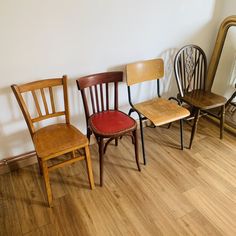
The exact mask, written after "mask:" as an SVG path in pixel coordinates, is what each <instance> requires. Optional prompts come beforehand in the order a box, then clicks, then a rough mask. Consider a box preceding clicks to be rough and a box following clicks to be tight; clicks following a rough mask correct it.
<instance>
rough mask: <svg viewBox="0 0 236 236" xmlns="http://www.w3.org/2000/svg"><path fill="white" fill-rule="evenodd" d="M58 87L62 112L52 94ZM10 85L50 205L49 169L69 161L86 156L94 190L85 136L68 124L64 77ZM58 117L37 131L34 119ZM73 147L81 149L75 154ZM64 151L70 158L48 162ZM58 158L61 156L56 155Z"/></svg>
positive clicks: (36, 120)
mask: <svg viewBox="0 0 236 236" xmlns="http://www.w3.org/2000/svg"><path fill="white" fill-rule="evenodd" d="M58 86H60V87H62V88H63V94H64V110H61V111H56V106H55V101H54V100H55V99H54V95H53V90H54V89H55V88H54V87H58ZM11 88H12V90H13V92H14V94H15V96H16V99H17V101H18V104H19V106H20V108H21V110H22V113H23V115H24V118H25V121H26V123H27V126H28V129H29V132H30V134H31V137H32V141H33V144H34V147H35V150H36V154H37V158H38V164H39V169H40V173H41V174H43V177H44V182H45V187H46V192H47V199H48V204H49V206H50V207H51V206H52V191H51V186H50V182H49V172H50V171H52V170H55V169H57V168H60V167H63V166H64V165H66V164H71V163H74V162H76V161H81V160H84V159H85V160H86V165H87V172H88V178H89V183H90V187H91V189H93V188H94V180H93V172H92V166H91V159H90V152H89V147H88V145H89V143H88V139H87V138H86V136H84V135H83V134H82V133H81V132H80V131H79V130H78V129H76V128H75V127H74V126H72V125H71V124H70V115H69V106H68V94H67V77H66V76H63V77H62V78H55V79H46V80H40V81H35V82H31V83H27V84H23V85H12V86H11ZM26 93H29V94H30V93H31V95H32V98H33V101H34V103H35V107H36V111H37V115H36V117H32V115H31V114H30V109H29V105H28V104H27V103H26V101H25V99H24V95H23V94H26ZM47 95H48V96H47ZM40 97H41V101H42V102H41V104H40V99H39V98H40ZM49 104H50V106H49ZM41 107H44V109H41ZM31 113H32V112H31ZM59 116H64V117H65V123H57V124H52V125H46V126H45V127H43V128H40V129H37V130H36V128H35V123H36V122H40V121H43V120H46V119H49V118H53V117H54V118H55V117H59ZM76 150H79V151H80V153H79V152H78V155H76V153H75V151H76ZM66 153H70V154H71V159H67V160H64V159H63V161H62V160H60V161H61V162H60V163H59V164H51V165H50V166H49V165H48V161H49V160H52V159H54V158H56V157H58V156H60V155H63V154H66ZM58 159H62V158H60V157H58Z"/></svg>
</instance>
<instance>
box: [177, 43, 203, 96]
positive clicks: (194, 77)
mask: <svg viewBox="0 0 236 236" xmlns="http://www.w3.org/2000/svg"><path fill="white" fill-rule="evenodd" d="M174 71H175V78H176V81H177V86H178V89H179V94H180V96H181V97H183V96H184V94H185V93H187V92H190V91H192V90H197V89H200V90H205V83H206V81H205V80H206V71H207V59H206V55H205V53H204V51H203V50H202V49H201V48H200V47H198V46H196V45H192V44H191V45H187V46H184V47H183V48H181V49H180V50H179V51H178V52H177V54H176V56H175V60H174Z"/></svg>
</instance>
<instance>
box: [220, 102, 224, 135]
mask: <svg viewBox="0 0 236 236" xmlns="http://www.w3.org/2000/svg"><path fill="white" fill-rule="evenodd" d="M224 122H225V105H223V106H222V107H221V119H220V139H223V136H224Z"/></svg>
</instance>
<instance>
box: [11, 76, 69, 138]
mask: <svg viewBox="0 0 236 236" xmlns="http://www.w3.org/2000/svg"><path fill="white" fill-rule="evenodd" d="M56 86H62V87H63V94H64V108H65V109H64V110H62V111H56V107H55V101H54V95H53V87H56ZM11 88H12V90H13V92H14V94H15V96H16V99H17V102H18V104H19V106H20V108H21V111H22V113H23V115H24V118H25V121H26V123H27V125H28V128H29V131H30V134H31V136H33V134H34V132H35V126H34V123H36V122H39V121H42V120H45V119H49V118H53V117H58V116H65V120H66V123H67V124H69V123H70V117H69V106H68V94H67V77H66V76H63V77H62V78H54V79H45V80H38V81H34V82H31V83H27V84H23V85H15V84H14V85H12V86H11ZM46 90H48V91H47V92H48V93H47V94H46ZM25 93H30V94H31V95H32V98H33V101H34V105H35V108H36V111H37V116H36V117H31V114H30V111H29V104H28V105H27V103H26V102H25V99H24V97H23V96H22V95H23V94H25ZM47 95H48V96H47ZM39 98H40V99H39ZM40 101H42V102H41V103H40ZM49 104H50V106H49ZM42 106H43V107H44V109H43V110H42V109H41V107H42Z"/></svg>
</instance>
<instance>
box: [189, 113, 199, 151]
mask: <svg viewBox="0 0 236 236" xmlns="http://www.w3.org/2000/svg"><path fill="white" fill-rule="evenodd" d="M199 114H200V109H196V111H195V118H194V124H193V128H192V132H191V139H190V144H189V149H191V148H192V144H193V139H194V136H195V134H196V131H197V124H198V120H199Z"/></svg>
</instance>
